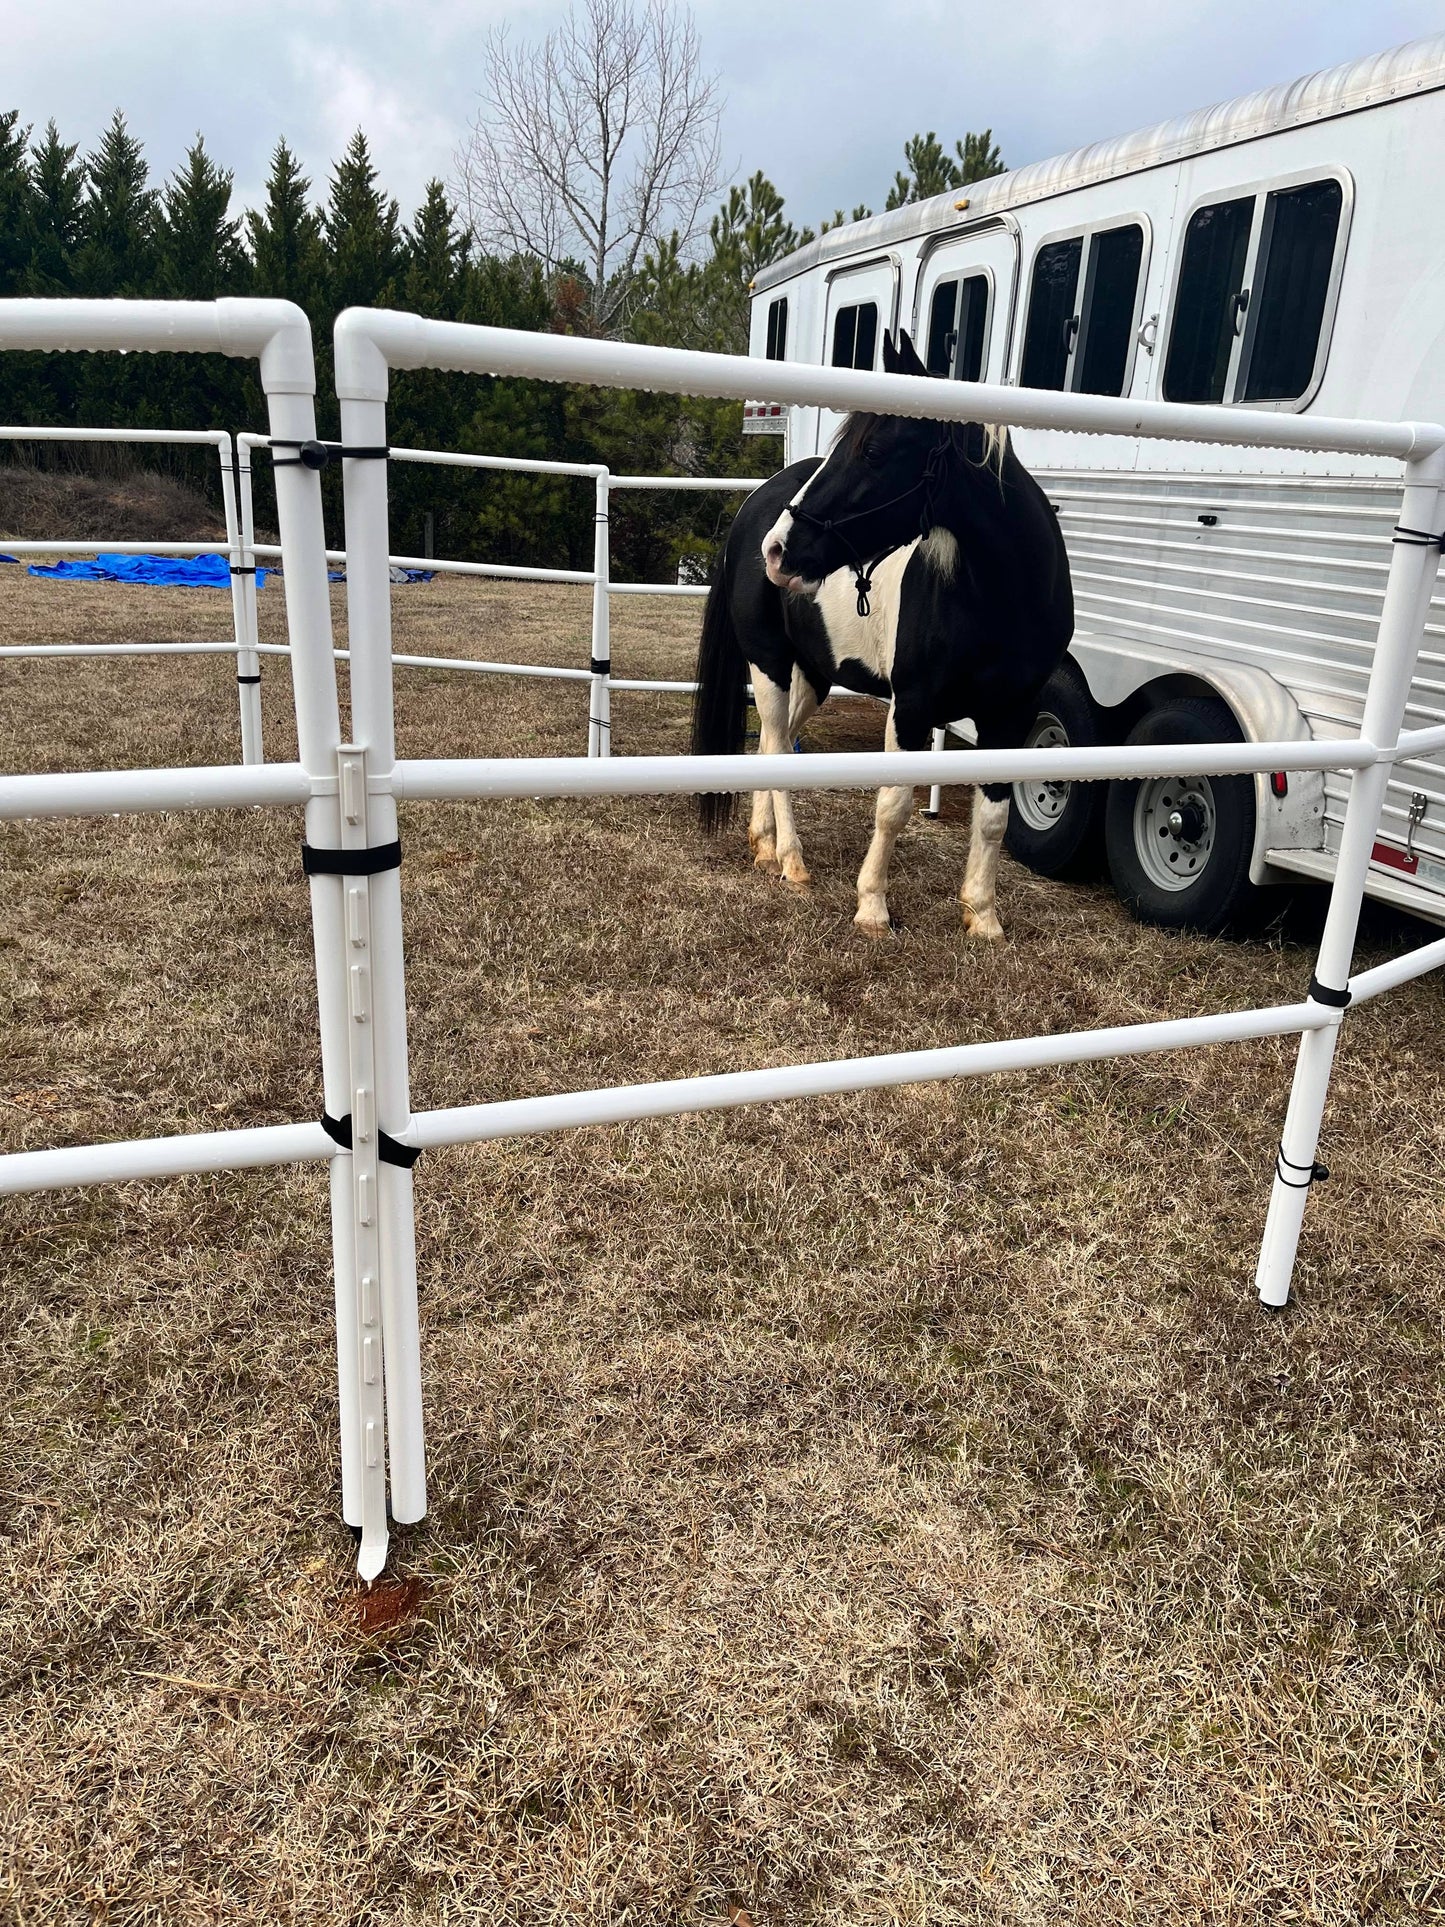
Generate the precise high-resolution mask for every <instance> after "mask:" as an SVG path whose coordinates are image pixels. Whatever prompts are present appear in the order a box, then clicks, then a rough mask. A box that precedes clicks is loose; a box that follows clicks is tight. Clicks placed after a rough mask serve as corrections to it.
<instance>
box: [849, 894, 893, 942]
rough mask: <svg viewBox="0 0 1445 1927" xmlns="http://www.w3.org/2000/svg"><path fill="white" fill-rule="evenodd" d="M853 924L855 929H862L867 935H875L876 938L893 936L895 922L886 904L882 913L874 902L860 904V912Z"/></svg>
mask: <svg viewBox="0 0 1445 1927" xmlns="http://www.w3.org/2000/svg"><path fill="white" fill-rule="evenodd" d="M853 925H854V928H855V929H858V930H861V931H862V932H863V935H864V936H865V937H873V938H875V939H876V938H878V937H891V936H892V935H893V924H892V921H891V919H890V918H889V915H888V910H887V906H886V905H885V906H884V909H883V912H882V914H881V915H880V914H879V912H878V910H877V909H876V908H875V907H874V905H873V904H871V903H870V904H866V905H865V904H861V903H860V904H859V906H858V914H857V916H856V917H854V919H853Z"/></svg>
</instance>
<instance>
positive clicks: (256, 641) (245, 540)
mask: <svg viewBox="0 0 1445 1927" xmlns="http://www.w3.org/2000/svg"><path fill="white" fill-rule="evenodd" d="M236 480H237V483H238V485H239V487H238V496H237V499H238V503H239V507H240V518H241V564H242V567H243V569H244V570H245V573H244V574H243V575H242V577H241V606H242V608H243V609H244V611H245V616H246V644H247V647H248V649H250V650H251V652H252V653H253V654H255V655H256V656H257V657H258V659H259V656H260V653H261V625H260V622H259V620H258V618H257V614H256V505H255V503H254V501H253V500H252V497H251V445H250V443H249V442H248V441H247V439H246V437H245V436H243V435H238V436H237V438H236ZM260 673H261V671H260V664H259V660H258V663H257V668H256V674H257V675H258V676H259V675H260ZM254 689H255V696H256V737H257V751H258V758H257V760H258V761H259V760H260V755H259V752H260V736H261V686H260V684H259V683H257V684H255V685H254Z"/></svg>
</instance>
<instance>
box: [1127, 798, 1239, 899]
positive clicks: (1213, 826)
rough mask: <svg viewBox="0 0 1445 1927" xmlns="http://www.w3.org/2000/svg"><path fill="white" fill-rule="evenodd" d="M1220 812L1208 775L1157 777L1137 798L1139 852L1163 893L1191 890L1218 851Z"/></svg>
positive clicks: (1141, 861)
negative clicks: (1216, 841)
mask: <svg viewBox="0 0 1445 1927" xmlns="http://www.w3.org/2000/svg"><path fill="white" fill-rule="evenodd" d="M1218 827H1219V812H1218V809H1217V807H1216V805H1215V801H1214V791H1213V789H1212V788H1211V786H1210V782H1209V778H1208V777H1207V776H1156V777H1154V778H1153V779H1152V780H1151V781H1148V782H1142V783H1140V785H1139V790H1138V794H1137V795H1136V797H1135V799H1134V848H1135V849H1136V851H1137V852H1138V854H1139V861H1140V863H1141V864H1142V865H1143V869H1144V874H1145V875H1146V876H1147V877H1148V879H1149V881H1150V882H1151V883H1153V884H1157V886H1158V887H1159V888H1160V889H1161V890H1188V889H1189V888H1190V887H1191V886H1192V885H1193V884H1195V883H1197V882H1198V881H1199V879H1200V877H1201V876H1203V874H1204V871H1205V869H1206V868H1207V866H1208V863H1209V859H1210V856H1211V855H1212V853H1213V850H1214V839H1215V836H1216V834H1217V831H1218Z"/></svg>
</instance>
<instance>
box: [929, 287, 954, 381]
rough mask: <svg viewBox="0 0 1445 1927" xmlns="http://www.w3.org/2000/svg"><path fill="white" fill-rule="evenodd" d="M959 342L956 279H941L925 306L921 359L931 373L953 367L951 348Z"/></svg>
mask: <svg viewBox="0 0 1445 1927" xmlns="http://www.w3.org/2000/svg"><path fill="white" fill-rule="evenodd" d="M957 345H958V283H957V282H956V281H940V282H939V284H938V286H937V287H936V288H935V289H934V290H933V300H932V301H931V302H930V304H929V308H928V353H927V354H926V355H925V356H924V360H925V362H926V363H927V366H928V372H929V374H930V375H946V374H947V373H948V372H949V370H950V369H951V368H952V367H953V351H954V349H955V348H956V347H957Z"/></svg>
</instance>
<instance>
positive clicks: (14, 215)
mask: <svg viewBox="0 0 1445 1927" xmlns="http://www.w3.org/2000/svg"><path fill="white" fill-rule="evenodd" d="M29 144H30V129H29V128H28V127H22V126H21V125H20V116H19V114H18V113H17V112H16V111H15V109H14V108H10V109H7V110H6V111H5V112H4V113H0V295H6V294H23V293H24V292H25V281H26V276H27V273H28V270H29V267H30V253H31V246H32V220H33V214H34V208H33V205H32V203H33V189H32V186H31V180H30V157H29V154H28V153H27V151H26V150H27V148H28V147H29Z"/></svg>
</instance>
